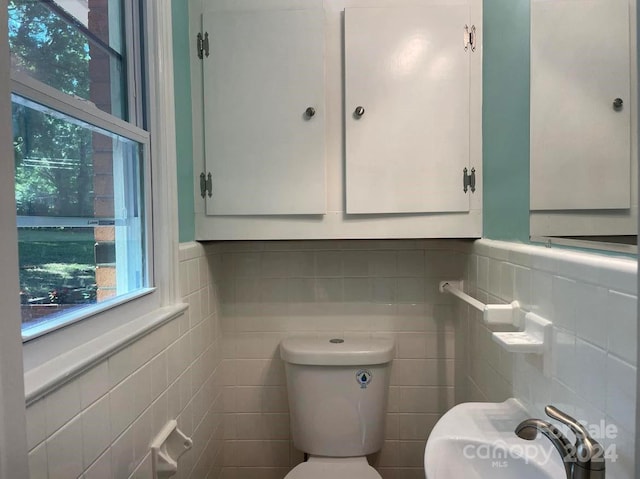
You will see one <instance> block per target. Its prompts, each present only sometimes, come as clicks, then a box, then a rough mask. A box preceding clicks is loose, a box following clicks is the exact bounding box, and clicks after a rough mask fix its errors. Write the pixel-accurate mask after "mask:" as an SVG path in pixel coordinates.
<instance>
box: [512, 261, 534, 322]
mask: <svg viewBox="0 0 640 479" xmlns="http://www.w3.org/2000/svg"><path fill="white" fill-rule="evenodd" d="M532 279H533V278H532V274H531V270H530V269H528V268H522V267H520V266H516V267H514V283H513V296H512V297H513V299H514V300H515V301H518V302H519V303H520V307H522V308H523V309H525V310H527V311H532V304H533V302H532V299H531V291H532Z"/></svg>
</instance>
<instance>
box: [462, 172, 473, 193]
mask: <svg viewBox="0 0 640 479" xmlns="http://www.w3.org/2000/svg"><path fill="white" fill-rule="evenodd" d="M469 189H471V193H475V192H476V169H475V168H471V174H469V170H468V169H466V168H465V169H464V170H463V171H462V191H464V192H465V193H466V192H467V191H468V190H469Z"/></svg>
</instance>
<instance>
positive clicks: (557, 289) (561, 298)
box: [552, 276, 578, 332]
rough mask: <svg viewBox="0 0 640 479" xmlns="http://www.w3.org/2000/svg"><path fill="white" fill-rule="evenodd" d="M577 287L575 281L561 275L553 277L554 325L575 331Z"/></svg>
mask: <svg viewBox="0 0 640 479" xmlns="http://www.w3.org/2000/svg"><path fill="white" fill-rule="evenodd" d="M577 289H578V288H577V284H576V282H575V281H573V280H571V279H567V278H563V277H560V276H554V277H553V293H552V294H553V324H554V326H556V327H559V328H563V329H566V330H568V331H572V332H575V330H576V303H577V301H578V294H577Z"/></svg>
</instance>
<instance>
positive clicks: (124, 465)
mask: <svg viewBox="0 0 640 479" xmlns="http://www.w3.org/2000/svg"><path fill="white" fill-rule="evenodd" d="M134 468H135V458H134V450H133V428H129V429H127V430H126V431H125V432H124V433H123V434H122V435H121V436H120V437H118V438H117V439H116V440H115V441H114V442H113V444H112V446H111V471H112V474H113V477H129V475H130V474H131V473H132V472H133V470H134Z"/></svg>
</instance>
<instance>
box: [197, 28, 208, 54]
mask: <svg viewBox="0 0 640 479" xmlns="http://www.w3.org/2000/svg"><path fill="white" fill-rule="evenodd" d="M197 49H198V58H199V59H201V60H202V59H203V58H204V57H205V56H206V57H208V56H209V32H204V36H202V33H198V37H197Z"/></svg>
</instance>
